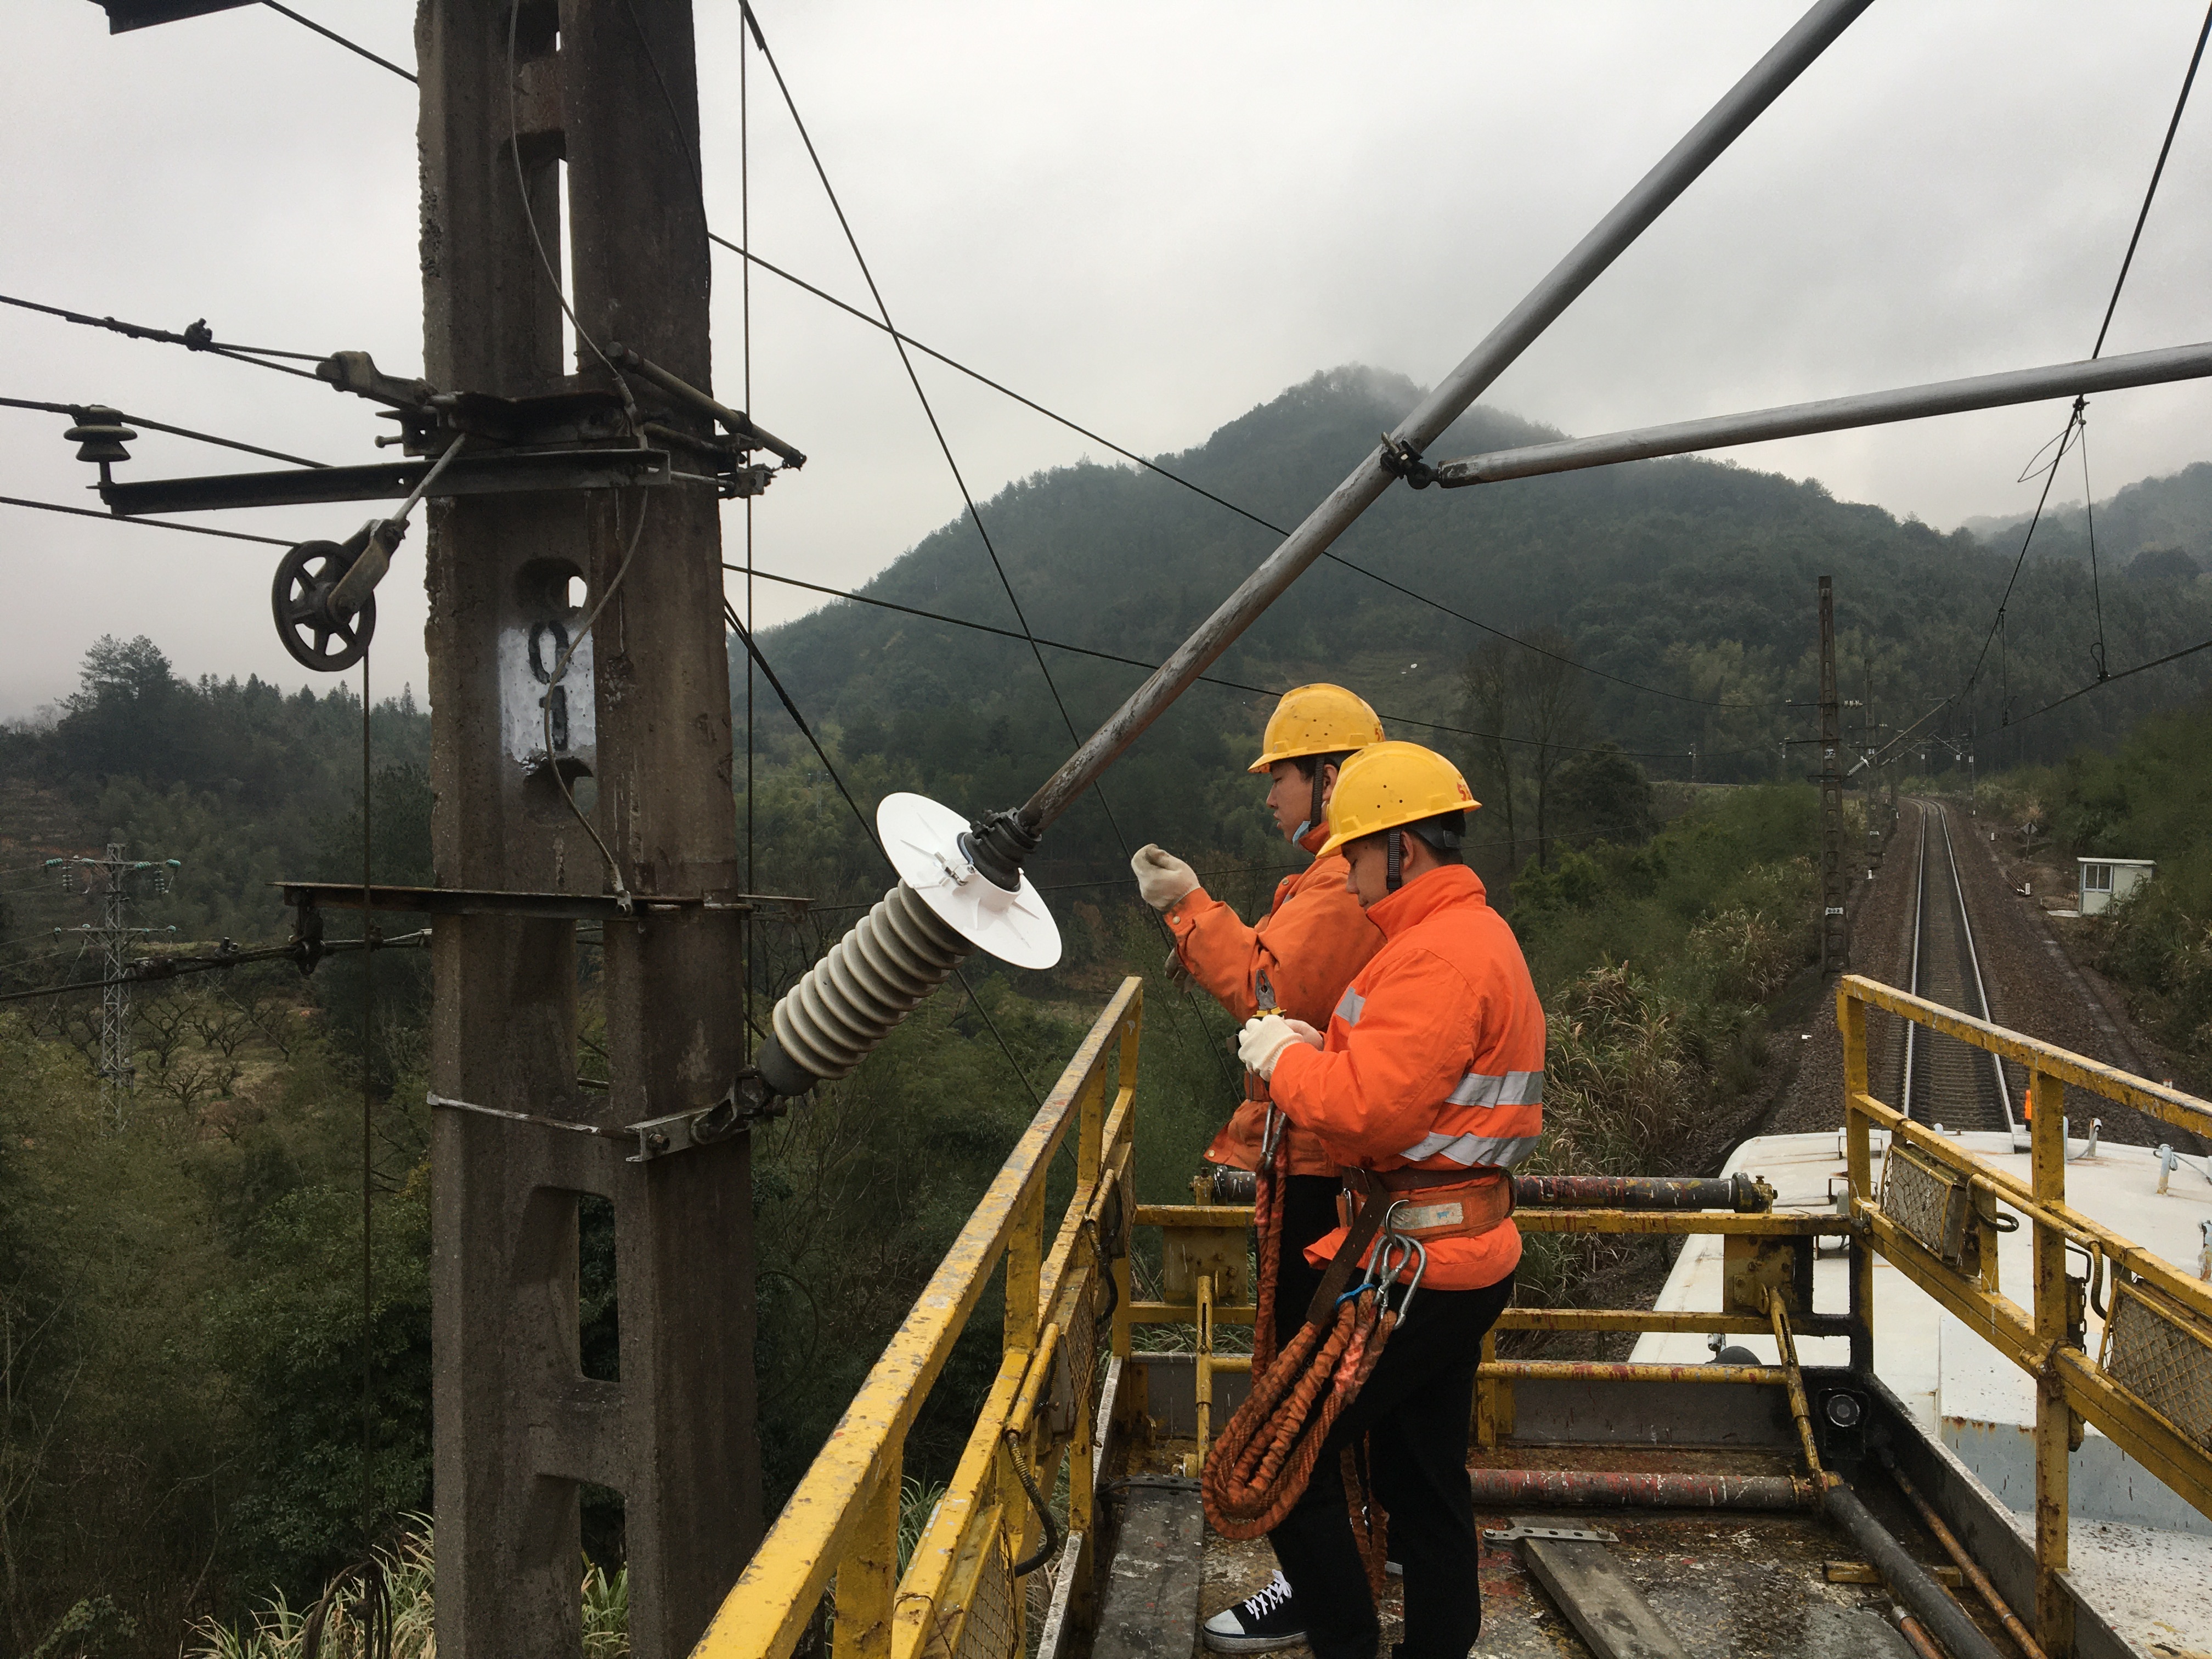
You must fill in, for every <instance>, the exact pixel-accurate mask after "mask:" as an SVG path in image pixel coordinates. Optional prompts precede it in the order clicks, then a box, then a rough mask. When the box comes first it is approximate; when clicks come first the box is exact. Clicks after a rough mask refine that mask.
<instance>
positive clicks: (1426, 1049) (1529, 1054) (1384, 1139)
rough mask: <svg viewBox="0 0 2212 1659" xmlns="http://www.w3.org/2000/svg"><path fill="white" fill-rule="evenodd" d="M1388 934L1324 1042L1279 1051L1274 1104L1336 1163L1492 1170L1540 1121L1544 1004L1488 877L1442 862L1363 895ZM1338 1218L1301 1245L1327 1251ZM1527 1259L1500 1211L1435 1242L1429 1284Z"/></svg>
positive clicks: (1488, 1277) (1487, 1281)
mask: <svg viewBox="0 0 2212 1659" xmlns="http://www.w3.org/2000/svg"><path fill="white" fill-rule="evenodd" d="M1367 916H1368V919H1369V920H1370V921H1373V922H1374V923H1375V924H1376V926H1378V927H1381V928H1382V930H1383V934H1384V935H1385V937H1386V939H1387V940H1388V942H1387V943H1386V944H1385V945H1383V948H1382V949H1381V950H1380V951H1376V953H1375V956H1374V957H1373V958H1372V959H1371V960H1370V961H1369V962H1368V963H1367V964H1366V966H1364V968H1362V969H1360V970H1359V972H1358V975H1356V976H1355V977H1354V978H1353V980H1352V983H1351V984H1350V985H1349V986H1347V987H1346V988H1345V991H1344V994H1343V995H1341V996H1340V997H1339V998H1338V999H1337V1003H1336V1006H1335V1009H1334V1011H1333V1012H1331V1014H1330V1015H1329V1021H1328V1042H1327V1046H1326V1047H1325V1048H1322V1049H1319V1050H1316V1049H1313V1048H1307V1047H1306V1046H1305V1045H1304V1044H1303V1043H1299V1044H1297V1045H1294V1046H1293V1047H1291V1048H1286V1049H1285V1050H1284V1051H1283V1055H1282V1058H1281V1059H1280V1060H1278V1061H1277V1062H1276V1065H1275V1075H1274V1078H1273V1083H1272V1085H1271V1086H1272V1090H1273V1095H1274V1097H1275V1101H1276V1103H1277V1104H1279V1106H1281V1107H1282V1109H1284V1110H1285V1112H1286V1113H1288V1114H1289V1115H1290V1117H1291V1121H1292V1122H1293V1123H1295V1124H1297V1126H1299V1127H1302V1128H1305V1129H1310V1130H1311V1131H1313V1132H1314V1133H1316V1134H1317V1135H1318V1136H1320V1138H1321V1140H1322V1145H1323V1146H1324V1147H1325V1148H1326V1149H1327V1150H1328V1152H1331V1153H1332V1154H1334V1156H1335V1157H1336V1158H1338V1161H1339V1162H1340V1163H1342V1164H1356V1165H1358V1166H1361V1167H1363V1168H1365V1169H1370V1170H1402V1169H1407V1168H1409V1167H1412V1168H1419V1169H1425V1170H1498V1171H1500V1172H1506V1171H1510V1170H1512V1168H1513V1167H1514V1166H1515V1165H1516V1164H1520V1163H1521V1162H1522V1161H1523V1160H1524V1159H1526V1158H1528V1154H1529V1153H1530V1152H1534V1150H1535V1147H1536V1142H1537V1140H1538V1139H1539V1138H1540V1137H1541V1135H1542V1134H1543V1132H1544V1106H1543V1100H1544V1036H1545V1032H1544V1010H1543V1006H1542V1005H1541V1003H1539V1002H1538V1001H1537V1000H1536V987H1535V986H1534V984H1533V983H1532V982H1531V981H1530V980H1529V978H1528V963H1526V962H1525V961H1524V960H1523V959H1522V955H1521V946H1520V944H1519V942H1518V941H1516V939H1514V937H1513V930H1512V929H1511V928H1510V927H1507V926H1506V924H1505V920H1504V917H1502V916H1500V915H1498V913H1497V912H1496V911H1495V910H1493V909H1492V908H1490V906H1489V903H1488V902H1487V901H1486V899H1485V897H1484V896H1483V889H1482V880H1481V878H1480V877H1479V876H1477V875H1476V874H1475V873H1474V871H1472V870H1470V869H1468V868H1467V867H1466V866H1463V865H1446V866H1443V868H1441V869H1437V870H1431V872H1429V873H1428V874H1426V875H1425V876H1422V877H1419V878H1417V879H1416V880H1414V881H1412V882H1410V883H1408V884H1407V885H1406V886H1404V887H1402V888H1401V889H1399V890H1398V891H1396V892H1395V893H1393V894H1391V895H1390V896H1389V897H1387V898H1384V899H1383V900H1382V901H1381V902H1378V903H1376V904H1375V905H1373V906H1371V907H1370V908H1369V909H1368V912H1367ZM1342 1237H1343V1234H1342V1231H1341V1230H1340V1231H1336V1232H1333V1233H1331V1234H1330V1235H1329V1236H1328V1237H1326V1238H1324V1239H1322V1240H1321V1241H1320V1242H1319V1243H1316V1244H1315V1245H1313V1246H1312V1247H1311V1248H1310V1249H1308V1251H1307V1252H1306V1255H1307V1259H1308V1260H1309V1261H1316V1262H1321V1261H1328V1258H1329V1257H1330V1256H1331V1255H1334V1253H1335V1251H1336V1247H1337V1245H1338V1244H1339V1243H1340V1242H1341V1240H1342ZM1520 1259H1521V1235H1520V1233H1519V1232H1518V1231H1517V1230H1516V1229H1515V1227H1514V1225H1513V1224H1512V1223H1511V1221H1510V1220H1508V1221H1506V1222H1504V1223H1502V1224H1501V1225H1498V1227H1496V1228H1495V1229H1493V1230H1492V1231H1490V1232H1487V1233H1485V1234H1483V1235H1482V1236H1480V1237H1476V1238H1443V1239H1437V1240H1433V1241H1431V1243H1430V1245H1429V1267H1428V1274H1427V1277H1426V1278H1425V1279H1424V1280H1423V1283H1425V1284H1427V1285H1433V1286H1435V1287H1437V1289H1439V1290H1476V1289H1480V1287H1481V1286H1483V1285H1494V1284H1496V1283H1497V1282H1498V1280H1499V1279H1503V1278H1504V1277H1505V1275H1506V1274H1507V1273H1510V1272H1511V1271H1512V1270H1513V1267H1514V1266H1515V1264H1516V1263H1517V1262H1518V1261H1520Z"/></svg>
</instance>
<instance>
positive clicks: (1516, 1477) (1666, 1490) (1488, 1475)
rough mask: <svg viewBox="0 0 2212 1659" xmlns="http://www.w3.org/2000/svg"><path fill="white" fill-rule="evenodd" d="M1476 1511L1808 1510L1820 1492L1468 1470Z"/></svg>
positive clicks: (1744, 1480)
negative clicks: (1521, 1508)
mask: <svg viewBox="0 0 2212 1659" xmlns="http://www.w3.org/2000/svg"><path fill="white" fill-rule="evenodd" d="M1467 1473H1468V1481H1469V1483H1470V1484H1471V1485H1472V1486H1474V1504H1475V1507H1476V1508H1477V1509H1496V1510H1511V1509H1514V1508H1516V1507H1518V1506H1521V1505H1524V1504H1525V1505H1530V1506H1533V1507H1536V1508H1558V1509H1597V1510H1615V1509H1619V1510H1805V1509H1810V1508H1812V1507H1813V1505H1814V1504H1816V1503H1818V1502H1819V1501H1820V1488H1818V1487H1817V1486H1814V1485H1813V1483H1812V1482H1811V1481H1809V1480H1797V1479H1796V1477H1794V1476H1792V1475H1787V1474H1625V1473H1622V1472H1620V1471H1616V1470H1612V1469H1469V1470H1468V1472H1467Z"/></svg>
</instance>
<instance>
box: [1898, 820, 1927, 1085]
mask: <svg viewBox="0 0 2212 1659" xmlns="http://www.w3.org/2000/svg"><path fill="white" fill-rule="evenodd" d="M1913 805H1915V806H1917V807H1919V809H1920V857H1919V860H1918V861H1917V864H1916V865H1915V866H1914V874H1913V886H1912V972H1911V977H1910V979H1909V980H1908V981H1906V984H1905V989H1906V990H1907V991H1909V992H1911V994H1913V995H1914V996H1916V997H1917V996H1918V995H1919V994H1920V941H1921V939H1922V937H1923V934H1924V933H1926V931H1927V910H1928V808H1927V805H1926V804H1925V803H1923V802H1920V801H1915V802H1914V803H1913ZM1919 1032H1920V1026H1919V1024H1918V1022H1917V1021H1914V1020H1910V1019H1908V1020H1907V1021H1905V1079H1904V1081H1903V1083H1902V1084H1901V1085H1899V1089H1898V1097H1899V1099H1898V1109H1899V1111H1901V1112H1903V1113H1904V1114H1905V1116H1907V1117H1911V1115H1912V1062H1913V1059H1914V1054H1913V1042H1914V1039H1915V1038H1916V1037H1917V1036H1918V1035H1919Z"/></svg>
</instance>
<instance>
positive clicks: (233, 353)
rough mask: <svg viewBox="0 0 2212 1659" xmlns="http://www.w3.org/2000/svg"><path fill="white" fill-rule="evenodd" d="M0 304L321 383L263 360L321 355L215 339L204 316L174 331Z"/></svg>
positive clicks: (0, 299)
mask: <svg viewBox="0 0 2212 1659" xmlns="http://www.w3.org/2000/svg"><path fill="white" fill-rule="evenodd" d="M0 305H9V306H17V307H21V308H22V309H23V310H25V311H38V312H43V313H46V315H47V316H49V317H58V318H60V319H62V320H63V321H64V322H65V323H81V324H82V325H84V326H85V327H87V328H104V329H106V330H107V331H110V332H111V333H115V334H120V335H123V336H125V337H127V338H130V339H133V340H156V341H159V342H161V343H163V344H165V345H180V346H183V347H184V348H185V349H187V350H189V351H208V352H212V353H214V354H215V355H216V356H218V357H228V358H229V359H230V360H231V361H232V362H239V363H252V365H253V366H254V367H255V368H273V369H275V370H276V372H277V373H278V374H296V375H298V376H299V377H300V378H301V380H313V381H314V382H315V383H316V384H317V385H322V384H324V381H323V379H322V377H321V376H320V375H319V374H310V373H309V372H308V371H307V370H306V369H304V368H287V367H286V366H285V365H284V364H283V363H272V362H265V361H264V359H266V358H270V357H292V358H296V359H298V360H299V361H300V362H308V363H319V362H322V357H321V356H319V354H317V353H315V352H312V351H278V350H276V349H275V348H273V347H270V346H241V345H232V344H231V343H228V341H222V340H217V339H216V338H215V337H214V336H213V335H212V334H210V333H209V332H208V331H207V323H206V320H205V319H202V320H201V321H199V322H197V323H195V324H194V325H192V328H193V330H196V331H197V332H193V331H187V332H185V333H183V334H173V333H171V332H170V331H168V330H167V329H166V328H149V327H148V326H146V325H144V324H143V323H124V322H118V321H117V320H116V319H114V318H112V317H93V316H88V315H87V314H86V313H83V312H81V311H70V310H66V309H64V307H60V306H48V305H40V303H39V302H38V301H36V300H19V299H17V298H16V297H15V295H12V294H0Z"/></svg>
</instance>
